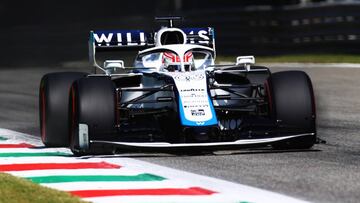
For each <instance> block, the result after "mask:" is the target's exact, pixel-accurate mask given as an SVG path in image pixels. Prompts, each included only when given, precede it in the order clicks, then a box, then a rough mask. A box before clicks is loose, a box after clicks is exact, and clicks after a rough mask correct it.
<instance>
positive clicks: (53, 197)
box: [0, 173, 84, 203]
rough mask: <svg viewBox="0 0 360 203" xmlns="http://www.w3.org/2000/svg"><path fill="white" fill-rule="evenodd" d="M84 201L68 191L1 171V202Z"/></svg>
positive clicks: (50, 202) (49, 202)
mask: <svg viewBox="0 0 360 203" xmlns="http://www.w3.org/2000/svg"><path fill="white" fill-rule="evenodd" d="M12 202H14V203H15V202H16V203H27V202H29V203H30V202H40V203H41V202H44V203H45V202H48V203H52V202H64V203H66V202H69V203H70V202H71V203H73V202H79V203H80V202H84V201H82V200H80V198H78V197H74V196H72V195H70V194H69V193H67V192H62V191H57V190H54V189H50V188H47V187H42V186H40V185H38V184H35V183H32V182H30V181H28V180H25V179H21V178H18V177H15V176H11V175H9V174H5V173H0V203H12Z"/></svg>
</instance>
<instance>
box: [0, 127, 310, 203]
mask: <svg viewBox="0 0 360 203" xmlns="http://www.w3.org/2000/svg"><path fill="white" fill-rule="evenodd" d="M0 136H1V137H6V138H9V140H4V141H0V142H2V143H11V142H14V143H20V142H23V143H28V144H32V145H35V146H43V145H42V143H41V141H40V139H39V138H37V137H34V136H29V135H26V134H23V133H18V132H15V131H11V130H6V129H0ZM9 152H14V153H15V152H16V153H19V152H25V153H26V152H31V153H34V152H63V153H70V152H69V150H68V149H65V148H36V149H18V148H16V149H15V148H9V149H1V150H0V153H9ZM174 158H177V157H174ZM78 162H80V163H85V162H86V163H88V162H91V163H96V162H106V163H109V164H114V165H119V166H121V167H120V168H118V169H112V168H111V169H77V170H69V169H67V170H59V169H54V170H24V171H9V172H8V173H10V174H13V175H16V176H20V177H34V176H60V175H61V176H65V175H72V176H74V175H91V174H93V175H109V174H110V175H136V174H143V173H148V174H153V175H156V176H160V177H163V178H165V179H164V180H160V181H134V182H131V181H126V182H123V181H122V182H116V181H112V182H107V181H101V182H96V183H94V182H91V183H89V182H84V181H78V182H61V183H45V184H41V185H44V186H47V187H51V188H56V189H61V190H65V191H74V190H100V189H101V190H103V189H107V190H110V189H113V190H124V189H126V190H131V189H141V190H147V189H162V188H170V189H171V188H193V187H199V188H203V189H205V190H209V191H214V192H215V193H212V194H209V195H174V194H172V195H140V196H134V195H130V196H129V195H118V196H102V197H91V198H84V199H85V200H89V201H93V202H99V203H104V202H129V203H135V202H149V203H152V202H154V203H155V202H157V203H162V202H181V203H186V202H189V203H190V202H191V203H193V202H210V203H212V202H222V203H226V202H229V203H240V202H253V203H260V202H264V203H271V202H276V203H281V202H284V203H285V202H286V203H304V202H305V201H302V200H299V199H295V198H292V197H289V196H286V195H282V194H278V193H274V192H270V191H266V190H262V189H258V188H254V187H250V186H245V185H241V184H237V183H232V182H229V181H224V180H220V179H216V178H211V177H206V176H201V175H196V174H193V173H189V172H185V171H180V170H177V169H172V168H168V167H164V166H159V165H156V164H151V163H148V162H144V161H140V160H136V159H132V158H124V157H119V156H112V157H87V158H86V159H84V158H77V157H55V158H54V157H45V156H44V157H0V164H1V165H4V164H10V165H11V164H26V163H29V164H31V163H78Z"/></svg>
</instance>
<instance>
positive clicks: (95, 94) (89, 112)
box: [69, 77, 116, 156]
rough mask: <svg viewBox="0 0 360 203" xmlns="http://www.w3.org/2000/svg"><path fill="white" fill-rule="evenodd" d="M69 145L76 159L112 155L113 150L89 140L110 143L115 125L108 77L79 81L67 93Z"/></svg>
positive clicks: (112, 96)
mask: <svg viewBox="0 0 360 203" xmlns="http://www.w3.org/2000/svg"><path fill="white" fill-rule="evenodd" d="M69 115H70V118H71V122H70V126H71V131H70V134H71V143H70V149H71V151H72V152H73V153H74V155H76V156H82V155H90V154H112V153H113V149H112V148H111V147H110V148H109V147H106V146H95V145H93V144H91V143H90V142H89V141H90V140H92V139H95V140H96V139H98V140H109V139H111V137H112V136H113V135H114V132H115V124H116V122H115V121H116V91H115V86H114V84H113V82H112V81H111V79H110V78H109V77H88V78H81V79H79V80H77V81H75V82H74V84H73V85H72V87H71V91H70V108H69Z"/></svg>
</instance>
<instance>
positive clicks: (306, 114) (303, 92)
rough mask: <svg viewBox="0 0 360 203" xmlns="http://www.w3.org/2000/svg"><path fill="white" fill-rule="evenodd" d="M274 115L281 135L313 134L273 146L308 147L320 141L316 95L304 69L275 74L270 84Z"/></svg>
mask: <svg viewBox="0 0 360 203" xmlns="http://www.w3.org/2000/svg"><path fill="white" fill-rule="evenodd" d="M266 88H267V93H268V98H269V107H270V115H271V117H272V118H273V119H274V120H275V122H276V123H277V131H278V134H279V135H295V134H309V135H307V136H304V137H299V138H294V139H292V140H288V141H285V142H281V143H276V144H274V145H273V147H274V148H276V149H308V148H311V147H312V146H313V145H314V144H315V142H316V123H315V119H316V114H315V98H314V92H313V87H312V83H311V80H310V78H309V76H308V75H307V74H306V73H305V72H303V71H283V72H277V73H273V74H271V76H270V77H269V78H268V80H267V84H266Z"/></svg>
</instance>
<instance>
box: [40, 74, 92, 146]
mask: <svg viewBox="0 0 360 203" xmlns="http://www.w3.org/2000/svg"><path fill="white" fill-rule="evenodd" d="M86 75H87V73H82V72H60V73H49V74H46V75H44V76H43V77H42V79H41V82H40V89H39V109H40V111H39V112H40V132H41V140H42V142H43V143H44V144H45V146H47V147H68V146H69V143H70V142H69V141H70V138H69V117H68V113H67V111H68V108H69V103H68V102H69V91H70V87H71V84H72V83H73V81H75V80H77V79H79V78H82V77H85V76H86Z"/></svg>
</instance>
